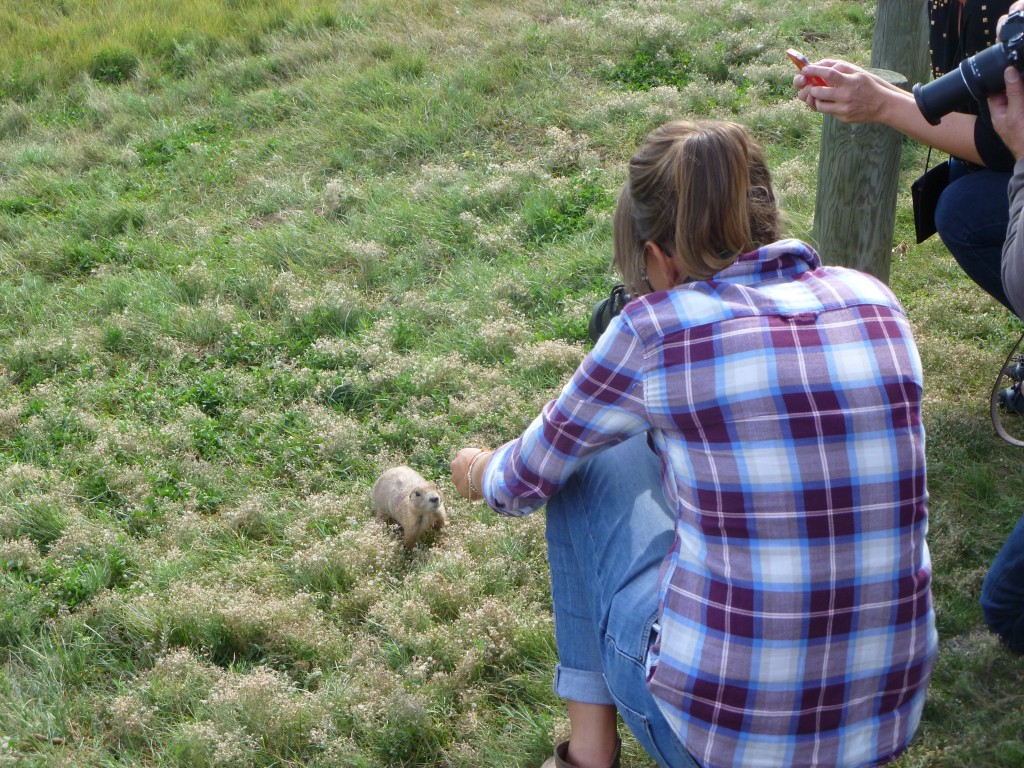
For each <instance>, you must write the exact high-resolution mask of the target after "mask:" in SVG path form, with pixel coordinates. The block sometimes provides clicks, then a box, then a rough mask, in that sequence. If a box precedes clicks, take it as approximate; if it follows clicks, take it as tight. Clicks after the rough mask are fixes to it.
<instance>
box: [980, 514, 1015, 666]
mask: <svg viewBox="0 0 1024 768" xmlns="http://www.w3.org/2000/svg"><path fill="white" fill-rule="evenodd" d="M981 609H982V611H983V612H984V614H985V623H986V624H988V626H989V628H990V629H991V630H992V631H993V632H995V633H996V634H997V635H998V636H999V639H1000V640H1002V641H1003V642H1004V643H1005V644H1006V646H1007V647H1008V648H1009V649H1010V650H1012V651H1014V652H1016V653H1024V517H1021V519H1020V520H1018V521H1017V526H1016V527H1015V528H1014V529H1013V532H1012V533H1011V534H1010V536H1009V538H1008V539H1007V540H1006V542H1005V543H1004V544H1003V548H1002V549H1000V550H999V554H998V555H996V559H995V560H994V561H993V563H992V567H991V568H989V569H988V573H987V574H986V575H985V582H984V583H983V584H982V585H981Z"/></svg>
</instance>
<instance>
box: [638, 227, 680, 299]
mask: <svg viewBox="0 0 1024 768" xmlns="http://www.w3.org/2000/svg"><path fill="white" fill-rule="evenodd" d="M644 263H645V264H646V266H647V281H648V282H649V283H650V284H651V288H653V289H654V290H656V291H667V290H668V289H669V288H673V287H675V286H677V285H679V283H681V282H683V279H685V276H683V275H682V271H681V270H680V269H679V264H678V262H676V260H675V259H674V258H672V254H670V253H668V252H667V251H666V250H665V249H664V248H662V247H661V246H660V245H658V244H657V243H656V242H654V241H653V240H648V241H647V242H646V243H644Z"/></svg>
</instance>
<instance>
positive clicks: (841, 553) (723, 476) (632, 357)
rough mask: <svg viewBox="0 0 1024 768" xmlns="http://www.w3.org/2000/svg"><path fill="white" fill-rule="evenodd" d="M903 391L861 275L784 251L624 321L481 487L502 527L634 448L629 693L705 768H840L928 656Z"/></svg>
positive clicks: (905, 373)
mask: <svg viewBox="0 0 1024 768" xmlns="http://www.w3.org/2000/svg"><path fill="white" fill-rule="evenodd" d="M921 389H922V373H921V364H920V360H919V358H918V354H917V350H916V347H915V345H914V342H913V338H912V335H911V329H910V326H909V324H908V322H907V320H906V318H905V316H904V315H903V312H902V310H901V308H900V306H899V303H898V302H897V300H896V298H895V297H894V296H893V295H892V293H891V292H890V291H889V290H888V289H887V288H886V287H885V286H884V285H882V284H881V283H879V282H878V281H877V280H875V279H874V278H872V277H870V276H868V275H864V274H862V273H859V272H855V271H852V270H845V269H839V268H826V267H822V266H821V265H820V262H819V260H818V257H817V254H816V253H815V252H814V251H813V250H812V249H811V248H810V247H809V246H807V245H806V244H804V243H801V242H799V241H797V240H787V241H782V242H778V243H774V244H772V245H769V246H766V247H764V248H761V249H760V250H758V251H754V252H752V253H748V254H745V255H743V256H741V257H740V258H739V259H738V260H737V261H736V262H735V263H734V264H733V265H731V266H730V267H728V268H727V269H725V270H723V271H722V272H721V273H719V274H717V275H715V276H714V277H713V278H712V279H711V280H708V281H701V282H693V283H687V284H685V285H681V286H678V287H676V288H674V289H672V290H670V291H664V292H659V293H654V294H650V295H648V296H645V297H641V298H639V299H636V300H634V301H632V302H630V303H629V304H628V305H627V306H626V308H625V309H624V310H623V312H622V314H621V315H619V316H618V317H617V318H615V319H614V320H613V322H612V324H611V326H610V327H609V330H608V331H606V333H605V334H604V336H603V337H602V338H601V340H600V341H599V342H598V344H597V345H596V346H595V348H594V349H593V351H592V352H591V353H590V354H589V355H588V356H587V357H586V359H585V360H584V361H583V363H582V364H581V365H580V367H579V369H578V370H577V371H576V373H575V374H574V375H573V377H572V379H571V381H570V382H569V383H568V384H567V385H566V386H565V388H564V389H563V390H562V392H561V394H560V395H559V397H558V398H557V399H556V400H554V401H552V402H551V403H549V404H548V405H547V406H545V407H544V409H543V411H542V413H541V415H540V416H538V417H537V419H536V420H534V422H533V423H532V424H531V425H530V426H529V428H528V429H527V430H526V432H525V433H524V434H523V435H522V436H521V437H520V438H519V439H518V440H515V441H512V442H510V443H507V444H506V445H504V446H502V447H501V448H499V449H498V450H497V451H496V453H495V454H494V457H493V458H492V459H491V461H490V463H489V465H488V467H487V471H486V473H485V477H484V480H483V487H484V492H485V495H486V498H487V501H488V503H489V504H490V505H491V506H492V507H493V508H494V509H495V510H497V511H498V512H501V513H503V514H507V515H523V514H527V513H528V512H530V511H532V510H534V509H536V508H538V507H539V506H541V505H542V504H543V503H544V500H545V499H547V498H549V497H550V496H551V495H552V494H554V493H555V492H556V491H557V490H558V489H559V488H560V487H561V485H562V483H563V482H564V481H565V480H566V478H568V477H569V476H570V475H571V473H572V472H573V470H574V469H575V467H576V466H577V465H578V464H579V462H580V461H582V460H583V459H585V458H586V457H587V456H589V455H591V454H593V453H594V452H596V451H599V450H601V448H603V447H606V446H609V445H612V444H614V443H618V442H621V441H622V440H624V439H626V438H627V437H630V436H631V435H634V434H637V433H640V432H644V431H646V432H648V433H649V435H650V437H651V438H652V441H653V444H654V446H655V448H656V450H657V452H658V454H659V455H660V456H661V459H662V464H663V473H662V477H663V482H664V486H665V495H666V498H667V499H668V501H669V503H670V504H672V505H673V507H674V509H675V510H676V537H675V544H674V546H673V547H672V549H671V551H669V552H668V553H667V555H666V558H665V561H664V563H663V569H662V571H663V581H662V586H661V593H660V602H659V608H660V613H661V617H660V624H661V634H660V636H659V639H658V641H657V643H656V644H655V645H654V646H653V647H652V649H651V654H650V659H649V660H648V663H649V665H650V676H649V681H648V688H649V689H650V691H651V693H652V694H653V695H654V697H655V700H656V701H657V703H658V706H659V707H660V708H661V709H662V711H663V713H664V714H665V716H666V718H667V719H668V721H669V722H670V723H671V724H672V725H673V727H674V728H675V730H676V732H677V733H678V735H679V737H680V739H681V740H682V742H683V744H684V745H685V746H686V748H687V750H688V751H689V752H690V753H691V754H692V755H693V756H694V758H695V759H696V760H697V761H698V762H699V763H701V764H702V765H705V766H714V767H719V766H722V767H724V766H744V768H749V767H750V766H860V765H877V764H880V763H883V762H887V761H888V760H891V759H892V758H894V757H895V756H896V755H898V754H899V753H900V752H901V751H902V750H903V749H904V748H905V747H906V745H907V743H908V741H909V740H910V737H911V736H912V735H913V733H914V731H915V730H916V728H917V724H918V722H919V719H920V715H921V710H922V708H923V705H924V696H925V691H926V689H927V685H928V678H929V675H930V672H931V668H932V665H933V662H934V658H935V654H936V650H937V636H936V632H935V621H934V614H933V610H932V605H931V595H930V582H931V563H930V558H929V554H928V548H927V545H926V543H925V534H926V532H927V491H926V488H925V460H924V430H923V427H922V424H921V410H920V404H921Z"/></svg>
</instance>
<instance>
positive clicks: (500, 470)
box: [451, 315, 649, 517]
mask: <svg viewBox="0 0 1024 768" xmlns="http://www.w3.org/2000/svg"><path fill="white" fill-rule="evenodd" d="M644 365H645V363H644V358H643V347H642V345H641V344H640V341H639V339H638V338H637V336H636V334H635V332H634V331H633V329H632V327H631V326H629V325H627V324H626V323H625V322H624V319H623V316H622V315H618V316H616V317H615V318H613V319H612V322H611V324H610V325H609V327H608V329H607V330H606V331H605V333H604V334H603V335H602V336H601V338H600V339H599V340H598V343H597V345H596V346H595V347H594V349H593V350H591V352H590V354H588V355H587V356H586V358H584V360H583V362H582V363H581V364H580V367H579V368H577V369H576V372H575V373H574V374H573V377H572V379H571V380H570V381H569V383H568V384H566V385H565V387H564V388H563V389H562V392H561V394H560V395H559V396H558V398H557V399H556V400H552V401H551V402H550V403H548V404H547V405H546V406H544V409H543V411H542V412H541V414H540V415H539V416H537V418H535V419H534V420H533V423H531V424H530V426H529V427H527V429H526V431H525V432H524V433H523V434H522V435H521V436H520V437H519V438H518V439H516V440H513V441H512V442H509V443H505V444H504V445H502V446H501V447H499V448H497V449H496V450H495V451H494V452H493V453H488V452H484V453H481V452H480V449H479V448H463V449H462V450H460V451H459V452H458V453H457V454H456V455H455V458H454V459H453V460H452V462H451V470H452V482H453V483H454V485H455V488H456V490H458V492H459V494H460V495H462V496H463V497H465V498H469V499H477V498H480V496H481V495H482V496H483V498H484V499H485V500H486V501H487V503H488V504H489V505H490V506H491V508H492V509H494V510H495V511H497V512H500V513H502V514H505V515H512V516H516V517H518V516H522V515H526V514H528V513H530V512H532V511H533V510H535V509H537V508H539V507H540V506H542V505H543V504H544V502H545V501H546V500H547V499H548V498H550V497H551V496H552V495H553V494H554V493H555V492H556V491H558V489H559V488H561V487H562V485H563V484H564V483H565V481H566V480H568V478H569V477H570V476H571V475H572V473H573V472H574V471H575V469H576V467H577V466H578V465H579V463H580V462H581V461H583V460H584V459H585V458H587V457H588V456H590V455H592V454H594V453H596V452H598V451H600V450H602V449H603V448H607V447H610V446H612V445H615V444H616V443H619V442H622V441H623V440H626V439H628V438H629V437H632V436H633V435H635V434H638V433H640V432H643V431H645V430H646V429H648V427H649V422H648V417H647V411H646V404H645V402H644V399H643V383H642V381H643V372H642V371H643V368H644Z"/></svg>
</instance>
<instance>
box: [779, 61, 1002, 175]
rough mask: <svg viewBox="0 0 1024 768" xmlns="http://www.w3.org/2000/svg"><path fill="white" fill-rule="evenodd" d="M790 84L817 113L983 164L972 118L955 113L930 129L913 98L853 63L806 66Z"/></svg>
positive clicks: (820, 63) (972, 116) (826, 62)
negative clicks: (880, 128)
mask: <svg viewBox="0 0 1024 768" xmlns="http://www.w3.org/2000/svg"><path fill="white" fill-rule="evenodd" d="M805 76H807V77H810V76H816V77H820V78H822V79H823V80H824V81H825V82H826V83H828V85H827V86H825V85H809V84H808V83H807V80H806V77H805ZM793 84H794V85H795V86H796V87H797V88H798V89H799V90H800V93H799V97H800V99H801V100H802V101H804V102H805V103H807V105H808V106H810V107H811V108H812V109H815V110H817V111H818V112H823V113H825V114H828V115H834V116H835V117H837V118H838V119H840V120H842V121H843V122H845V123H881V124H882V125H887V126H889V127H890V128H893V129H895V130H897V131H899V132H900V133H903V134H906V135H907V136H909V137H911V138H912V139H914V140H916V141H919V142H921V143H922V144H926V145H928V146H930V147H935V148H936V149H939V150H941V151H943V152H947V153H949V154H951V155H954V156H955V157H959V158H961V159H963V160H969V161H971V162H972V163H977V164H979V165H983V164H984V162H983V160H982V158H981V155H980V154H979V153H978V148H977V146H976V145H975V142H974V126H975V122H976V120H977V118H976V117H975V116H974V115H968V114H964V113H960V112H954V113H952V114H949V115H946V116H945V117H943V118H942V121H941V122H940V123H939V124H938V125H931V124H930V123H929V122H928V121H927V120H925V119H924V115H922V114H921V110H920V109H918V106H917V102H915V101H914V96H913V94H910V93H907V92H906V91H904V90H902V89H901V88H898V87H897V86H895V85H893V84H892V83H889V82H886V81H885V80H883V79H882V78H881V77H879V76H878V75H875V74H872V73H870V72H868V71H866V70H864V69H862V68H861V67H858V66H857V65H855V64H850V63H849V62H846V61H839V60H833V59H825V60H823V61H820V62H817V63H815V64H809V65H807V66H806V67H804V69H803V73H802V74H800V75H797V76H796V77H795V78H794V80H793Z"/></svg>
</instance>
